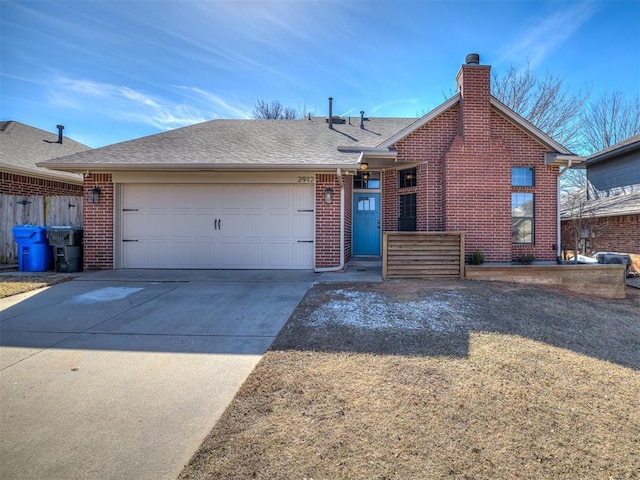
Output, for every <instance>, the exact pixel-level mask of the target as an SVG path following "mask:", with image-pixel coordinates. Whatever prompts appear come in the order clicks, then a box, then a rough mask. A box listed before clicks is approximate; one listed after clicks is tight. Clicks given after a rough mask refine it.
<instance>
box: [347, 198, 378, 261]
mask: <svg viewBox="0 0 640 480" xmlns="http://www.w3.org/2000/svg"><path fill="white" fill-rule="evenodd" d="M353 255H368V256H376V257H377V256H379V255H380V194H379V193H354V194H353Z"/></svg>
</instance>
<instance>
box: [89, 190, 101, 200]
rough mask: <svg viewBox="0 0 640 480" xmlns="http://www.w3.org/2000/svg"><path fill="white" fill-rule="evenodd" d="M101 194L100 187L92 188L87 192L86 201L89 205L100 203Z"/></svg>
mask: <svg viewBox="0 0 640 480" xmlns="http://www.w3.org/2000/svg"><path fill="white" fill-rule="evenodd" d="M101 193H102V190H100V187H93V188H92V189H91V190H89V191H88V192H87V200H89V203H100V194H101Z"/></svg>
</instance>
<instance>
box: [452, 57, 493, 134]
mask: <svg viewBox="0 0 640 480" xmlns="http://www.w3.org/2000/svg"><path fill="white" fill-rule="evenodd" d="M465 62H466V63H465V64H464V65H462V67H460V71H459V72H458V76H457V77H456V82H457V87H458V88H457V89H458V92H460V96H461V99H460V115H459V122H460V123H459V129H460V130H459V133H460V134H461V135H463V136H464V137H465V143H466V142H467V141H471V142H473V143H474V144H476V145H479V144H485V143H488V142H489V141H490V138H491V66H490V65H480V55H478V54H477V53H470V54H469V55H467V57H466V59H465Z"/></svg>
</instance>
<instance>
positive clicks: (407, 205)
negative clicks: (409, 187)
mask: <svg viewBox="0 0 640 480" xmlns="http://www.w3.org/2000/svg"><path fill="white" fill-rule="evenodd" d="M398 231H399V232H415V231H416V194H415V193H409V194H407V195H400V196H398Z"/></svg>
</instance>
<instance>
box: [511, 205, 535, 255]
mask: <svg viewBox="0 0 640 480" xmlns="http://www.w3.org/2000/svg"><path fill="white" fill-rule="evenodd" d="M511 237H512V241H513V243H533V193H512V194H511Z"/></svg>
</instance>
